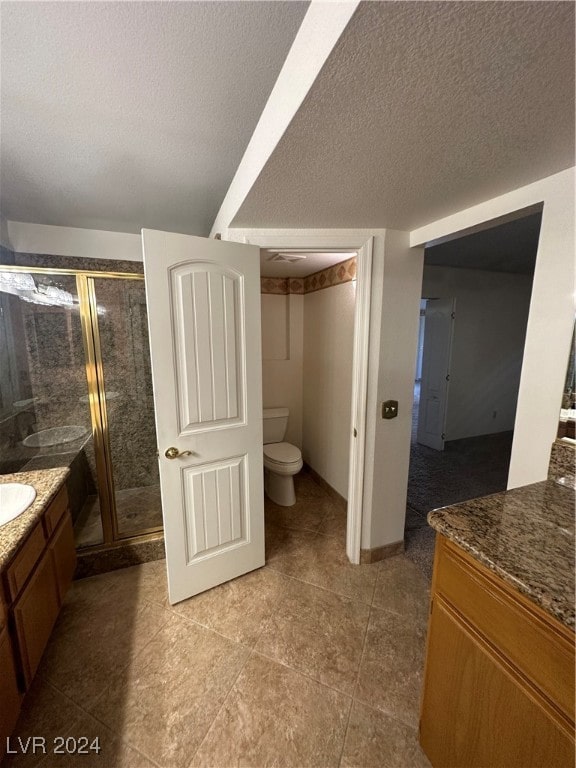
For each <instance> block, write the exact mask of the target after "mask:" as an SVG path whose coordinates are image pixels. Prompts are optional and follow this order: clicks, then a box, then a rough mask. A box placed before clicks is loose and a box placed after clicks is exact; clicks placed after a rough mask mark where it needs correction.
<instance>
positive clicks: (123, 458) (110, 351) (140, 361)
mask: <svg viewBox="0 0 576 768" xmlns="http://www.w3.org/2000/svg"><path fill="white" fill-rule="evenodd" d="M95 288H96V297H97V301H98V308H99V317H98V321H99V328H100V345H101V350H102V360H103V367H104V382H105V387H106V399H107V407H108V426H109V436H110V448H111V453H112V465H113V469H114V485H115V490H116V497H117V502H119V501H122V503H123V507H124V509H125V513H124V514H123V515H122V516H120V515H119V521H118V522H119V528H120V530H121V532H123V533H124V532H126V531H127V530H130V528H131V527H133V525H134V521H135V520H137V522H138V527H141V528H147V527H152V526H156V525H160V524H161V517H160V505H159V482H160V481H159V475H158V459H157V455H156V450H157V449H156V430H155V426H154V400H153V394H152V378H151V372H150V347H149V344H148V319H147V312H146V294H145V289H144V283H143V281H136V280H134V281H132V280H106V279H100V278H96V280H95ZM127 507H130V509H127ZM143 517H146V521H147V523H148V524H147V525H142V518H143Z"/></svg>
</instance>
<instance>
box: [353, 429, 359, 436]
mask: <svg viewBox="0 0 576 768" xmlns="http://www.w3.org/2000/svg"><path fill="white" fill-rule="evenodd" d="M354 437H358V432H357V431H356V427H354Z"/></svg>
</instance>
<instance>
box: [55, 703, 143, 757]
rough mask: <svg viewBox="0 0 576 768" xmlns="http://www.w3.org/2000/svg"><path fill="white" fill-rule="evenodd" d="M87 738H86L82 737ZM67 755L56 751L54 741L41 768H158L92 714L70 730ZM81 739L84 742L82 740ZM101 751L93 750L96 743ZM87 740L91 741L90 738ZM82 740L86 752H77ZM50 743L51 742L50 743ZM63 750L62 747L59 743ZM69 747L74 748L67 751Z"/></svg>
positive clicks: (67, 735) (67, 736) (67, 732)
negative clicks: (80, 767) (78, 767)
mask: <svg viewBox="0 0 576 768" xmlns="http://www.w3.org/2000/svg"><path fill="white" fill-rule="evenodd" d="M82 737H83V738H82ZM66 738H67V739H68V741H67V742H65V747H64V752H65V753H64V754H56V753H55V751H54V750H55V747H56V745H55V744H54V743H52V744H51V745H50V749H49V751H48V750H47V751H48V754H47V755H46V757H45V758H44V759H43V760H42V762H41V763H40V768H66V767H67V766H70V767H71V768H77V766H82V768H84V767H85V768H155V766H154V764H153V763H152V762H150V761H149V760H148V759H147V758H146V757H145V756H144V755H141V754H139V753H138V752H137V751H136V750H135V749H133V748H132V747H130V746H129V745H128V744H126V743H124V742H122V741H121V739H120V737H119V736H118V735H117V734H115V733H113V732H112V731H111V730H110V729H109V728H106V727H105V726H104V725H102V723H99V722H98V721H97V720H95V719H94V718H93V717H90V715H86V714H85V715H84V716H83V718H82V719H81V720H79V721H77V722H76V724H75V725H74V726H73V727H72V728H68V729H67V731H66ZM80 739H81V741H79V740H80ZM96 739H97V740H98V741H97V744H98V746H99V747H100V751H99V752H96V751H95V750H94V749H90V747H91V746H94V747H95V746H96V741H95V740H96ZM86 740H87V741H86ZM79 743H80V745H81V747H82V749H84V750H86V751H85V752H83V753H80V754H79V753H78V752H77V751H76V749H77V747H78V744H79ZM47 746H48V745H47ZM58 746H59V748H60V749H62V747H61V746H60V745H58ZM66 747H67V748H68V749H69V750H70V752H69V753H68V754H66Z"/></svg>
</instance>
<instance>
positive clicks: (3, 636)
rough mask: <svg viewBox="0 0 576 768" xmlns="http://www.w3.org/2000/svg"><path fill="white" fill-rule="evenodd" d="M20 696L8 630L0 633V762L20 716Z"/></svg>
mask: <svg viewBox="0 0 576 768" xmlns="http://www.w3.org/2000/svg"><path fill="white" fill-rule="evenodd" d="M21 698H22V697H21V695H20V691H19V690H18V682H17V679H16V666H15V664H14V656H13V654H12V644H11V643H10V636H9V635H8V630H7V629H3V630H2V631H0V760H2V757H3V756H4V752H5V751H6V739H7V738H8V736H10V735H11V733H12V731H13V730H14V726H15V725H16V721H17V720H18V715H19V714H20V703H21Z"/></svg>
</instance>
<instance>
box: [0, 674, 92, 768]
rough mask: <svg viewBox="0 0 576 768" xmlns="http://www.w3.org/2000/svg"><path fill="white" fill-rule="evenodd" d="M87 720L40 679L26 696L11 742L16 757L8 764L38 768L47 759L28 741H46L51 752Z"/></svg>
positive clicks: (63, 697) (10, 758)
mask: <svg viewBox="0 0 576 768" xmlns="http://www.w3.org/2000/svg"><path fill="white" fill-rule="evenodd" d="M84 716H85V713H84V712H83V711H82V710H81V709H80V708H79V707H77V706H76V705H75V704H73V703H72V702H71V701H70V700H69V699H68V698H66V696H63V695H62V694H61V693H59V692H58V691H57V690H56V689H55V688H53V687H52V686H51V685H50V683H48V682H47V681H46V680H45V679H43V678H41V677H38V676H37V677H36V679H35V680H34V682H33V684H32V687H31V688H30V690H29V691H28V693H27V694H26V698H25V699H24V702H23V705H22V711H21V713H20V717H19V718H18V722H17V723H16V727H15V729H14V732H13V734H12V736H11V738H10V749H11V750H13V751H15V752H16V754H14V755H8V756H7V757H6V760H5V763H4V764H5V765H6V766H11V768H12V767H13V768H32V766H37V765H38V764H39V763H40V761H41V760H42V759H43V758H44V755H43V753H42V752H41V751H38V752H36V751H33V750H32V745H31V743H30V742H27V739H28V738H29V737H33V736H37V737H42V738H44V739H46V744H47V748H48V745H51V744H52V743H53V740H54V738H55V737H56V736H63V735H65V734H66V733H68V731H69V730H70V728H71V727H72V726H74V725H75V724H76V722H77V721H78V720H81V719H82V718H83V717H84ZM27 744H28V748H26V745H27Z"/></svg>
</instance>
